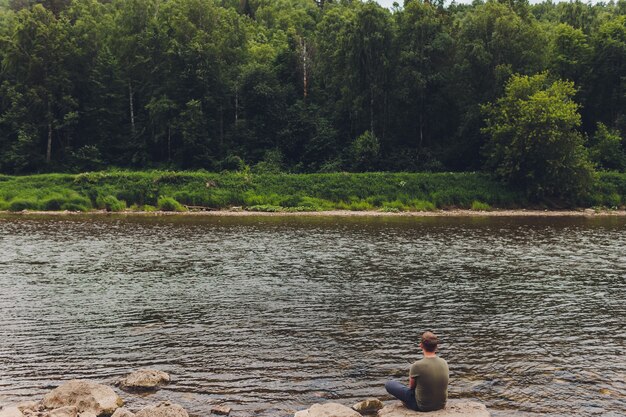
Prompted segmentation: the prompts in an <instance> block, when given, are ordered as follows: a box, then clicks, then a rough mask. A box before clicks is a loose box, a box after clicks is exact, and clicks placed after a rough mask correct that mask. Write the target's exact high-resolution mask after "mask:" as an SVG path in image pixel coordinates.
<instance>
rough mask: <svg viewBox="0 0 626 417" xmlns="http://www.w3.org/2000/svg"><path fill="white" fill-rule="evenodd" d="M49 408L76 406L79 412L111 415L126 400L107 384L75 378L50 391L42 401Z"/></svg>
mask: <svg viewBox="0 0 626 417" xmlns="http://www.w3.org/2000/svg"><path fill="white" fill-rule="evenodd" d="M41 403H42V405H43V406H44V407H46V408H47V409H56V408H61V407H68V406H75V407H76V409H77V411H78V412H79V413H84V412H89V413H93V414H95V415H96V416H103V415H111V414H113V412H115V410H116V409H117V408H118V407H121V406H122V405H124V401H122V399H121V398H120V397H119V396H118V395H117V394H116V393H115V391H113V390H112V389H111V388H109V387H107V386H106V385H102V384H97V383H95V382H92V381H84V380H78V379H73V380H71V381H69V382H66V383H65V384H63V385H61V386H59V387H57V388H55V389H54V390H52V391H50V392H49V393H48V394H47V395H46V396H45V397H44V398H43V401H42V402H41Z"/></svg>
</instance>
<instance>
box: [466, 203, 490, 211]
mask: <svg viewBox="0 0 626 417" xmlns="http://www.w3.org/2000/svg"><path fill="white" fill-rule="evenodd" d="M471 210H474V211H491V206H490V205H489V204H487V203H482V202H480V201H477V200H474V201H472V206H471Z"/></svg>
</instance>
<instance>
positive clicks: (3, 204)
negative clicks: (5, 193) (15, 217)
mask: <svg viewBox="0 0 626 417" xmlns="http://www.w3.org/2000/svg"><path fill="white" fill-rule="evenodd" d="M8 208H9V203H7V202H6V201H4V200H3V199H2V198H0V211H4V210H7V209H8Z"/></svg>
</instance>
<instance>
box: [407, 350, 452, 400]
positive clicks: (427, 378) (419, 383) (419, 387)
mask: <svg viewBox="0 0 626 417" xmlns="http://www.w3.org/2000/svg"><path fill="white" fill-rule="evenodd" d="M409 376H410V377H411V378H415V401H416V402H417V406H418V407H419V409H420V411H433V410H439V409H442V408H444V407H445V405H446V401H447V399H448V363H447V362H446V361H445V360H444V359H442V358H440V357H438V356H436V357H427V358H423V359H420V360H419V361H417V362H415V363H414V364H413V365H411V369H410V371H409Z"/></svg>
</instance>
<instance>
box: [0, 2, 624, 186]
mask: <svg viewBox="0 0 626 417" xmlns="http://www.w3.org/2000/svg"><path fill="white" fill-rule="evenodd" d="M0 62H1V68H2V71H1V73H0V172H3V173H30V172H42V171H71V172H76V171H84V170H94V169H99V168H103V167H108V166H118V167H128V168H185V169H186V168H202V169H206V170H209V171H220V170H223V169H232V168H236V167H238V166H239V165H240V164H241V163H242V162H243V163H245V164H248V165H250V166H252V167H253V168H255V167H257V166H258V169H259V170H262V169H269V170H276V169H283V170H288V171H291V172H320V171H338V170H356V171H371V170H384V171H462V170H476V169H485V170H487V171H489V172H498V173H499V174H501V175H503V176H505V177H507V175H508V174H507V175H504V173H503V171H502V170H503V169H504V168H503V165H501V164H494V161H495V160H498V161H500V162H501V163H502V161H503V160H499V159H498V157H496V156H494V155H500V153H501V151H502V150H501V149H499V148H498V146H495V147H494V142H498V143H499V141H500V140H501V138H502V136H501V134H500V133H498V132H497V131H496V130H497V129H496V128H495V126H496V125H498V126H500V125H501V120H500V119H499V118H498V117H499V116H497V115H496V114H495V113H493V112H495V111H496V110H497V109H500V110H501V111H504V109H507V108H508V107H507V106H513V104H512V103H513V102H514V101H512V97H511V95H514V94H518V93H517V92H516V91H517V87H518V86H519V85H520V83H530V84H533V85H535V83H538V84H541V85H542V87H541V88H539V87H537V88H534V87H533V88H532V89H531V90H532V91H530V90H529V91H528V92H526V93H524V94H526V98H524V99H521V98H519V97H518V98H517V100H518V102H516V103H517V104H516V106H518V107H515V109H516V110H515V111H516V112H517V113H516V115H517V116H516V117H519V118H520V120H517V121H511V125H510V128H511V129H512V130H516V129H517V130H518V134H519V135H527V134H528V135H530V134H531V132H534V133H532V134H536V135H537V137H536V138H539V137H540V136H541V135H544V136H545V135H548V136H550V135H552V134H554V135H557V130H559V129H561V130H562V131H561V132H559V133H558V135H557V136H558V137H559V138H561V139H562V140H564V141H565V138H569V139H567V140H571V141H572V143H576V146H574V147H573V148H575V149H576V152H582V151H583V150H584V149H579V148H580V146H589V147H593V146H595V148H594V149H595V150H594V151H593V152H591V154H592V156H593V158H592V159H593V160H594V161H595V162H596V166H597V167H599V168H607V169H624V168H623V167H624V164H623V163H622V162H619V161H616V160H613V161H609V159H610V158H609V157H608V156H607V155H606V154H607V152H608V151H607V149H614V151H615V152H618V151H619V152H622V153H623V152H624V150H625V149H626V143H625V142H626V141H625V139H624V138H625V137H626V101H625V100H626V1H624V0H619V1H618V2H617V3H615V2H610V3H598V4H595V5H591V4H587V3H582V2H580V1H578V0H576V1H573V2H570V3H552V2H546V3H541V4H536V5H529V4H528V3H527V2H525V1H506V2H505V1H496V0H489V1H486V2H483V1H476V2H474V3H473V4H471V5H467V4H456V3H452V4H451V5H449V6H444V5H443V2H427V1H418V0H406V1H404V4H403V5H402V6H399V7H395V8H393V9H392V10H388V9H385V8H383V7H381V6H379V5H378V4H377V3H375V2H372V1H368V2H361V1H357V0H334V1H331V0H327V1H314V0H271V1H270V0H245V1H239V0H112V1H104V0H102V1H99V0H9V1H4V2H2V3H0ZM545 71H549V73H546V72H545ZM536 74H542V75H540V76H536ZM548 74H549V75H548ZM535 76H536V77H538V78H533V77H535ZM511 77H513V78H511ZM524 80H525V81H524ZM533 80H535V81H533ZM538 80H541V82H539V81H538ZM560 80H562V81H560ZM538 84H537V85H538ZM529 88H530V87H529ZM559 94H560V95H559ZM541 97H543V98H541ZM519 100H521V101H519ZM487 103H495V105H494V107H491V109H492V112H487V113H485V112H484V111H482V110H481V109H483V108H484V106H485V105H486V104H487ZM558 103H561V104H562V105H564V106H565V104H563V103H566V104H567V105H566V106H565V107H567V115H568V116H567V119H568V120H567V122H565V120H564V119H563V120H561V119H559V120H561V121H560V122H558V123H557V119H558V118H555V119H549V118H548V119H549V120H548V119H546V117H548V115H549V114H552V112H561V111H564V112H565V111H566V109H565V107H563V108H560V107H558V106H557V104H558ZM561 104H559V105H561ZM544 105H545V106H548V107H549V108H550V110H549V111H548V110H547V108H546V107H542V106H544ZM509 110H510V109H509ZM507 111H508V110H507ZM544 116H545V117H544ZM485 118H486V120H485ZM526 122H528V123H534V124H535V125H536V127H537V129H539V127H540V125H541V123H544V122H545V123H548V125H549V128H547V129H548V130H547V131H545V132H539V130H537V129H535V130H532V129H530V127H529V126H526V127H523V124H524V123H526ZM561 122H562V123H561ZM524 129H526V130H524ZM529 129H530V130H529ZM540 133H541V135H540ZM557 136H550V137H551V138H552V139H554V141H556V142H558V143H561V142H560V141H561V139H558V140H557V139H556V138H557ZM542 137H543V136H542ZM586 137H589V138H595V139H594V140H590V141H585V140H583V139H584V138H586ZM572 138H574V139H572ZM526 139H528V138H526ZM552 139H550V141H548V142H546V143H551V145H550V146H553V145H554V146H557V145H556V144H555V143H556V142H554V143H553V142H551V140H552ZM511 140H512V139H511ZM542 140H543V139H542ZM546 140H547V139H546ZM537 141H539V142H540V140H539V139H537ZM539 142H537V143H539ZM533 143H535V142H533ZM486 144H490V145H488V147H489V146H491V147H490V148H489V149H491V151H490V152H487V153H483V152H482V150H483V149H486V148H485V145H486ZM510 145H511V144H508V145H507V146H510ZM579 145H580V146H579ZM572 146H573V145H572ZM555 152H557V151H556V150H555ZM615 152H614V153H615ZM619 152H618V154H619V155H621V154H620V153H619ZM544 155H545V154H544ZM602 155H604V156H602ZM536 157H537V158H541V157H540V155H539V154H537V155H536ZM618 159H619V158H618ZM544 162H547V161H544ZM485 164H486V165H485ZM509 168H511V167H509ZM527 168H528V167H527ZM511 169H512V168H511ZM520 169H521V168H520ZM524 169H526V168H524ZM528 169H530V168H528ZM493 170H495V171H493ZM512 172H513V171H510V172H509V174H510V175H512ZM532 172H533V173H532V174H531V171H527V172H520V173H519V175H520V177H516V178H517V179H516V180H515V182H516V183H517V182H525V181H527V180H528V178H529V177H528V176H529V175H534V176H535V177H534V178H538V177H536V176H537V175H539V173H538V171H532ZM510 175H509V176H508V178H509V179H512V177H510ZM559 175H560V174H559ZM522 177H525V178H526V180H523V179H522ZM546 186H547V185H546V184H544V185H542V186H541V187H543V188H542V189H543V190H547V189H546V188H545V187H546ZM535 191H536V192H539V190H538V189H536V190H535Z"/></svg>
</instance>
